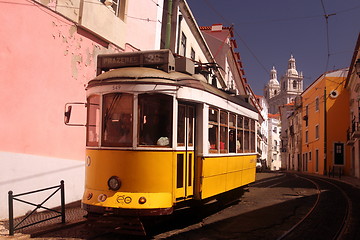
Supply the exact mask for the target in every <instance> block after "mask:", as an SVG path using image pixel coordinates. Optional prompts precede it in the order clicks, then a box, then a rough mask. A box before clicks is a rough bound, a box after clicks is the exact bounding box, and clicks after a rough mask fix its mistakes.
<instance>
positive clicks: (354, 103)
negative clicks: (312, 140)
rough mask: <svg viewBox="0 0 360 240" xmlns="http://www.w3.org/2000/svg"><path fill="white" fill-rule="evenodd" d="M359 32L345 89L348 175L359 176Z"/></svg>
mask: <svg viewBox="0 0 360 240" xmlns="http://www.w3.org/2000/svg"><path fill="white" fill-rule="evenodd" d="M359 59H360V34H359V36H358V39H357V43H356V46H355V49H354V54H353V57H352V60H351V64H350V68H349V74H348V76H347V78H346V89H347V91H348V92H349V97H350V99H349V104H350V119H349V121H350V123H349V124H350V127H349V129H348V131H347V136H348V138H347V144H348V146H349V147H350V166H351V172H350V175H351V176H354V177H356V178H360V125H359V123H360V69H359V68H360V60H359Z"/></svg>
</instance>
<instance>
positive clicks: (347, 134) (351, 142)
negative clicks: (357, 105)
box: [346, 128, 355, 145]
mask: <svg viewBox="0 0 360 240" xmlns="http://www.w3.org/2000/svg"><path fill="white" fill-rule="evenodd" d="M350 130H351V129H350V128H349V129H348V130H347V133H346V138H347V141H346V144H347V145H354V143H355V139H354V138H352V137H351V135H352V131H350Z"/></svg>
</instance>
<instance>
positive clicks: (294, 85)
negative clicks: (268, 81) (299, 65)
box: [293, 80, 297, 89]
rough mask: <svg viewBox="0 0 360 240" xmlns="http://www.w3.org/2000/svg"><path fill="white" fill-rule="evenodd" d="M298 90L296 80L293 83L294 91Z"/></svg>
mask: <svg viewBox="0 0 360 240" xmlns="http://www.w3.org/2000/svg"><path fill="white" fill-rule="evenodd" d="M296 88H297V82H296V80H294V81H293V89H296Z"/></svg>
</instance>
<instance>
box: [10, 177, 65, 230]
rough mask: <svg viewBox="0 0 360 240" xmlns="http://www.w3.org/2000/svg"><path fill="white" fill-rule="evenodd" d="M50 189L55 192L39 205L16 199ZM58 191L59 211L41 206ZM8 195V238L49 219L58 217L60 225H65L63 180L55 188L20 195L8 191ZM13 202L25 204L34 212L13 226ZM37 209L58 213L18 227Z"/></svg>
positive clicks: (49, 188)
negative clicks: (30, 206)
mask: <svg viewBox="0 0 360 240" xmlns="http://www.w3.org/2000/svg"><path fill="white" fill-rule="evenodd" d="M51 189H55V191H54V192H53V193H52V194H50V196H48V197H47V198H46V199H45V200H44V201H42V203H40V204H35V203H31V202H28V201H25V200H22V199H19V198H17V197H20V196H24V195H29V194H33V193H38V192H43V191H47V190H51ZM59 190H60V192H61V196H60V197H61V211H60V212H59V211H57V210H55V209H50V208H47V207H44V206H43V204H44V203H46V202H47V201H48V200H49V199H50V198H51V197H52V196H54V195H55V194H56V193H57V192H58V191H59ZM8 195H9V197H8V201H9V202H8V203H9V235H10V236H13V235H14V232H15V231H16V230H20V229H23V228H26V227H30V226H33V225H35V224H38V223H42V222H45V221H48V220H51V219H54V218H58V217H61V223H65V186H64V180H61V181H60V185H57V186H53V187H48V188H43V189H38V190H34V191H30V192H25V193H20V194H15V195H14V194H13V191H9V192H8ZM14 200H16V201H19V202H22V203H25V204H29V205H32V206H35V208H34V210H32V211H31V212H30V213H29V214H27V216H26V217H25V218H24V219H22V220H21V221H20V222H19V223H18V224H16V225H15V226H14V204H13V203H14ZM39 208H42V209H45V210H48V211H50V212H55V213H58V215H56V216H53V217H49V218H46V219H43V220H40V221H37V222H34V223H30V224H27V225H24V226H20V225H21V224H22V223H23V222H24V221H25V220H26V219H28V218H29V217H30V216H31V215H32V214H33V213H35V212H36V210H38V209H39ZM19 226H20V227H19Z"/></svg>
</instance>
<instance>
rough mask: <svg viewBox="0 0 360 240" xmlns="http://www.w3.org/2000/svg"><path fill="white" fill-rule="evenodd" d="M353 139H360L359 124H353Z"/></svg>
mask: <svg viewBox="0 0 360 240" xmlns="http://www.w3.org/2000/svg"><path fill="white" fill-rule="evenodd" d="M351 138H352V139H354V138H360V125H359V122H355V121H353V122H352V124H351Z"/></svg>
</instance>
